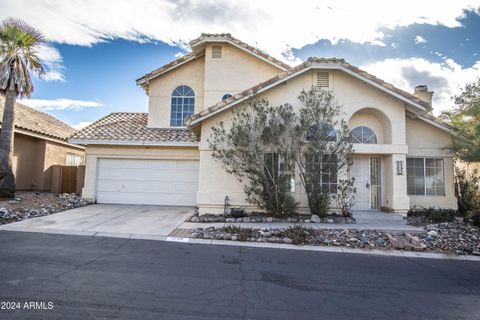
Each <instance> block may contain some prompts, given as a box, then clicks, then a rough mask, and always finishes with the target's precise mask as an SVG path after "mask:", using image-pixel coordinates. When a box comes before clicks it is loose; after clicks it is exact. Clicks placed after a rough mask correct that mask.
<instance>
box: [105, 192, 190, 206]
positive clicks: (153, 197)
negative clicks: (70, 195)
mask: <svg viewBox="0 0 480 320" xmlns="http://www.w3.org/2000/svg"><path fill="white" fill-rule="evenodd" d="M97 197H98V199H97V201H98V202H99V203H126V204H147V205H159V204H161V205H181V206H195V205H196V201H195V199H193V198H192V197H191V196H190V195H184V194H176V195H172V194H149V193H143V192H141V193H129V194H128V198H127V197H123V198H121V199H120V202H119V198H118V193H117V192H102V193H101V194H99V195H98V196H97ZM122 199H123V200H122ZM127 199H128V201H127Z"/></svg>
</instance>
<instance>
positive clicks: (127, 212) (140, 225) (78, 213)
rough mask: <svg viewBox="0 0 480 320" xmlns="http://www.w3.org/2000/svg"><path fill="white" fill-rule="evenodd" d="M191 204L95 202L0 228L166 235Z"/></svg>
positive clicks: (103, 234)
mask: <svg viewBox="0 0 480 320" xmlns="http://www.w3.org/2000/svg"><path fill="white" fill-rule="evenodd" d="M193 214H194V208H193V207H173V206H147V205H120V204H95V205H90V206H86V207H81V208H76V209H71V210H67V211H63V212H59V213H55V214H52V215H48V216H44V217H38V218H33V219H28V220H24V221H20V222H15V223H10V224H6V225H3V226H1V227H0V230H11V231H27V232H43V233H64V234H78V235H98V236H113V237H125V238H129V237H132V236H138V235H146V236H168V235H169V234H170V233H171V232H172V231H173V230H175V229H176V228H177V227H178V226H179V225H180V224H182V223H183V222H184V221H185V219H187V218H188V217H189V216H191V215H193Z"/></svg>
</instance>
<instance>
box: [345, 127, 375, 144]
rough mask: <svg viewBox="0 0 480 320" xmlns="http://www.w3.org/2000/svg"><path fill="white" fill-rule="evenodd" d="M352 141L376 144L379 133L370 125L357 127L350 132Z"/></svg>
mask: <svg viewBox="0 0 480 320" xmlns="http://www.w3.org/2000/svg"><path fill="white" fill-rule="evenodd" d="M350 142H352V143H372V144H375V143H377V135H376V134H375V132H373V130H372V129H370V128H369V127H365V126H360V127H356V128H354V129H353V130H352V132H350Z"/></svg>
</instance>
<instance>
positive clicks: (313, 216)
mask: <svg viewBox="0 0 480 320" xmlns="http://www.w3.org/2000/svg"><path fill="white" fill-rule="evenodd" d="M310 221H312V222H313V223H320V221H321V220H320V217H319V216H317V215H316V214H312V217H311V218H310Z"/></svg>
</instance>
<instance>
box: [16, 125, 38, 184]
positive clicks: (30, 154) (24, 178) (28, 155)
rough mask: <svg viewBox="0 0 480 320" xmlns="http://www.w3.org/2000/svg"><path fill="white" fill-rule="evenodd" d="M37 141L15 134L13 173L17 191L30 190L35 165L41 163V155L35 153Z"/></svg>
mask: <svg viewBox="0 0 480 320" xmlns="http://www.w3.org/2000/svg"><path fill="white" fill-rule="evenodd" d="M38 143H39V140H38V139H35V138H33V137H29V136H25V135H21V134H15V138H14V144H13V172H14V174H15V183H16V187H17V190H30V189H32V173H33V171H34V169H35V164H36V163H37V162H41V160H42V155H39V154H38V152H37V149H36V148H37V144H38Z"/></svg>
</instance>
